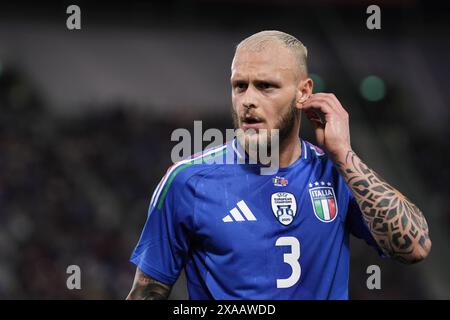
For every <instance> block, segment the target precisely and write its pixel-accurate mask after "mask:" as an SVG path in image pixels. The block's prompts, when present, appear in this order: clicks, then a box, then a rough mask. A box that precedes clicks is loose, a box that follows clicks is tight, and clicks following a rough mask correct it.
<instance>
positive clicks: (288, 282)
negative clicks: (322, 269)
mask: <svg viewBox="0 0 450 320" xmlns="http://www.w3.org/2000/svg"><path fill="white" fill-rule="evenodd" d="M275 245H276V246H290V247H291V252H290V253H285V254H284V255H283V258H284V262H285V263H287V264H288V265H290V266H291V268H292V274H291V275H290V276H289V278H286V279H277V288H289V287H292V286H293V285H294V284H296V283H297V281H298V280H299V279H300V275H301V273H302V269H301V267H300V263H299V262H298V259H299V258H300V242H298V240H297V238H294V237H281V238H278V239H277V242H276V243H275Z"/></svg>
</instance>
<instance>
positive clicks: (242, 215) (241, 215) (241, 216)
mask: <svg viewBox="0 0 450 320" xmlns="http://www.w3.org/2000/svg"><path fill="white" fill-rule="evenodd" d="M222 221H223V222H234V221H237V222H242V221H256V217H255V215H254V214H253V213H252V211H251V210H250V209H249V207H248V206H247V205H246V204H245V202H244V200H241V201H239V202H238V203H237V207H235V208H233V209H231V210H230V214H227V215H226V216H225V217H224V218H223V219H222Z"/></svg>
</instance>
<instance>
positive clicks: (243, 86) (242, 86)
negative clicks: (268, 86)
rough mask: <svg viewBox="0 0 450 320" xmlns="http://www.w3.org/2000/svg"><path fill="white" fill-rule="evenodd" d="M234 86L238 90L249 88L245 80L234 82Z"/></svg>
mask: <svg viewBox="0 0 450 320" xmlns="http://www.w3.org/2000/svg"><path fill="white" fill-rule="evenodd" d="M233 87H234V89H235V90H236V91H238V92H242V91H245V90H246V89H247V84H246V83H245V82H243V81H237V82H235V83H234V85H233Z"/></svg>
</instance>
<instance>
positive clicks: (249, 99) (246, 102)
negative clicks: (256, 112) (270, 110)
mask: <svg viewBox="0 0 450 320" xmlns="http://www.w3.org/2000/svg"><path fill="white" fill-rule="evenodd" d="M242 106H243V107H244V108H245V109H253V108H257V97H256V92H255V90H253V88H252V86H249V87H248V88H247V90H246V91H245V93H244V96H243V97H242Z"/></svg>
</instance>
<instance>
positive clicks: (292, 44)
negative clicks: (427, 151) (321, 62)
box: [236, 30, 308, 76]
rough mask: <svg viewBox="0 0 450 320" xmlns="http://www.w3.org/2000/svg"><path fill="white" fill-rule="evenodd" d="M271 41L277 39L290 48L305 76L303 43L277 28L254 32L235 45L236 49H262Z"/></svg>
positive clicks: (305, 62)
mask: <svg viewBox="0 0 450 320" xmlns="http://www.w3.org/2000/svg"><path fill="white" fill-rule="evenodd" d="M273 41H278V42H280V43H281V44H283V45H284V46H285V47H286V48H288V49H289V50H291V52H292V53H293V54H294V55H295V57H296V60H297V62H298V65H299V68H300V71H301V72H302V73H303V74H304V75H305V76H307V75H308V66H307V58H308V49H307V48H306V47H305V46H304V45H303V43H302V42H301V41H300V40H298V39H297V38H296V37H294V36H292V35H290V34H288V33H285V32H281V31H277V30H266V31H261V32H258V33H255V34H253V35H251V36H250V37H248V38H245V39H244V40H242V41H241V42H240V43H239V44H238V45H237V46H236V51H237V50H239V49H242V48H247V49H252V50H256V51H259V50H263V49H264V48H265V47H266V46H267V44H269V43H272V42H273Z"/></svg>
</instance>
